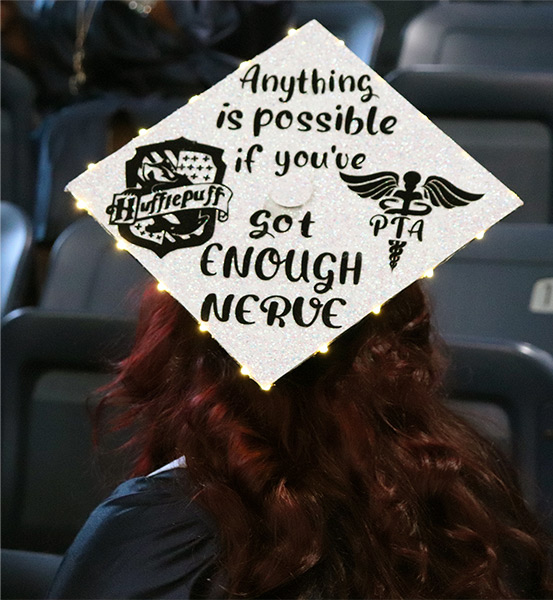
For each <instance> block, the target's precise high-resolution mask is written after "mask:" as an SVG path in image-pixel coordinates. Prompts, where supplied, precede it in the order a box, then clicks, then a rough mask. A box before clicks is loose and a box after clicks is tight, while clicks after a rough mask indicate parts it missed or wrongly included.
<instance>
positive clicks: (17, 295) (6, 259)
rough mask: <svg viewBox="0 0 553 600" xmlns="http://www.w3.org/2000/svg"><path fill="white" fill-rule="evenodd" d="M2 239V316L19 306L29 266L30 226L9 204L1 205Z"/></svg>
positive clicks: (23, 214) (0, 302)
mask: <svg viewBox="0 0 553 600" xmlns="http://www.w3.org/2000/svg"><path fill="white" fill-rule="evenodd" d="M0 223H1V227H2V235H1V246H0V251H1V273H2V278H1V286H0V288H1V301H0V307H1V313H2V316H4V315H5V314H6V313H7V312H9V311H10V310H12V309H14V308H16V307H18V306H21V304H22V303H23V301H24V299H25V295H26V293H27V291H28V283H29V281H28V279H29V273H30V265H31V248H32V230H31V222H30V221H29V218H28V217H27V215H26V214H25V213H24V212H23V210H22V209H21V208H20V207H18V206H16V205H15V204H11V203H10V202H0Z"/></svg>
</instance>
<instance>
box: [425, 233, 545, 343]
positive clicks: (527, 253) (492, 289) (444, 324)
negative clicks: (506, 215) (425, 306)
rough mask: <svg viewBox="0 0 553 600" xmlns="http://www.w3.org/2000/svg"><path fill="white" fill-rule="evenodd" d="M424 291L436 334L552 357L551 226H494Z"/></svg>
mask: <svg viewBox="0 0 553 600" xmlns="http://www.w3.org/2000/svg"><path fill="white" fill-rule="evenodd" d="M425 285H426V286H427V289H428V291H429V293H430V296H431V298H432V303H433V308H434V311H433V313H434V317H435V319H436V323H437V326H438V329H439V331H440V332H441V333H443V334H445V335H476V336H480V337H492V338H502V339H510V340H516V341H519V342H528V343H530V344H533V345H534V346H537V347H538V348H541V349H542V350H545V351H547V352H549V353H551V354H552V355H553V225H504V224H499V225H496V226H495V227H493V228H492V229H490V231H489V232H488V233H486V235H485V236H484V239H483V240H475V241H473V242H471V243H470V244H469V245H468V246H466V247H465V248H463V249H462V250H461V251H459V252H457V253H456V254H455V255H454V256H453V257H452V258H451V259H450V260H448V261H447V262H445V263H443V264H442V265H440V266H439V267H438V268H437V269H436V270H435V273H434V276H433V277H432V278H431V279H427V280H426V283H425Z"/></svg>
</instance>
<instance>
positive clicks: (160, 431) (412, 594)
mask: <svg viewBox="0 0 553 600" xmlns="http://www.w3.org/2000/svg"><path fill="white" fill-rule="evenodd" d="M437 348H438V345H437V344H436V343H435V342H434V341H433V339H432V335H431V324H430V315H429V311H428V307H427V303H426V300H425V298H424V294H423V293H422V291H421V288H420V286H419V285H418V284H413V285H411V286H410V287H409V288H407V289H405V290H403V291H402V292H401V293H399V294H398V295H397V296H396V297H394V298H393V299H392V300H390V301H389V302H388V303H387V304H386V305H385V306H384V307H383V309H382V312H381V314H379V315H378V316H376V315H370V316H368V317H367V318H365V319H364V320H363V321H361V322H360V323H358V324H357V325H355V326H354V327H352V328H351V329H350V330H348V331H347V332H345V333H344V334H342V335H341V336H340V337H339V338H338V339H337V340H335V342H334V343H333V344H332V345H331V347H330V354H329V355H328V356H327V355H315V356H314V357H312V358H310V359H309V360H307V361H306V362H304V363H303V364H302V365H300V366H299V367H297V368H296V369H294V371H292V372H290V373H288V374H287V375H286V376H284V377H283V378H281V379H280V380H279V381H278V382H277V383H276V385H275V386H274V387H273V388H272V390H271V391H270V392H269V393H267V392H264V391H262V390H260V388H259V387H258V385H257V384H256V383H255V382H253V381H251V380H249V379H248V378H246V377H244V376H243V375H241V374H240V371H239V369H238V366H237V364H236V363H235V362H234V360H233V359H232V358H231V357H230V356H229V355H228V354H227V353H226V352H225V351H224V350H223V349H222V348H221V347H220V346H219V345H218V344H217V343H216V342H215V341H214V340H213V339H212V338H211V337H210V336H209V334H201V333H199V332H198V329H197V324H196V322H195V321H194V320H193V319H192V318H191V317H190V315H189V314H188V313H187V312H186V311H185V310H184V309H183V308H182V307H181V306H180V305H179V304H178V303H177V302H176V301H175V300H173V299H172V298H171V297H170V296H169V295H168V294H160V293H159V292H157V291H154V290H152V291H150V292H149V293H147V294H146V298H145V302H144V305H143V309H142V314H141V318H140V321H139V328H138V332H137V338H136V342H135V346H134V349H133V351H132V353H131V355H130V356H129V357H128V358H127V359H126V360H124V361H123V362H122V363H121V364H120V366H119V372H118V375H117V378H116V379H115V381H114V382H113V384H112V385H111V386H110V387H109V389H108V391H107V394H106V395H105V397H104V399H103V402H102V405H101V408H105V407H106V406H110V407H115V408H118V409H119V411H120V412H119V414H118V417H117V427H126V426H132V428H133V431H134V435H133V437H132V440H131V444H133V445H134V446H135V447H136V448H138V450H139V453H138V459H137V462H136V467H135V471H134V474H135V475H140V474H145V473H147V472H149V471H150V470H151V469H154V468H157V467H159V466H161V465H163V464H165V463H167V462H168V461H170V460H172V459H174V458H176V457H178V456H181V455H185V456H186V460H187V465H188V476H189V478H190V479H191V480H192V482H193V484H194V486H195V490H196V494H195V500H196V501H197V502H198V503H200V504H201V505H202V506H203V507H204V508H205V509H206V510H207V511H208V512H209V513H211V514H212V515H213V517H214V519H215V521H216V523H217V524H218V530H219V536H220V539H221V547H222V550H221V556H220V565H221V572H222V573H224V577H225V580H226V582H227V589H228V593H229V596H230V597H263V596H264V595H265V596H266V597H299V598H446V597H447V598H498V597H501V598H519V597H524V598H527V597H534V598H538V597H548V595H549V594H550V593H551V592H552V584H551V580H550V578H549V575H548V564H547V546H546V543H545V541H544V540H543V538H542V534H541V533H540V527H539V525H538V523H537V520H536V519H535V518H534V517H533V516H532V515H531V514H530V512H529V511H528V510H527V508H526V506H525V503H524V500H523V499H522V497H521V494H520V491H519V490H518V487H517V484H516V483H515V479H514V477H513V474H512V473H511V472H510V469H509V467H507V466H506V462H505V461H504V460H503V458H502V457H501V456H500V455H499V453H498V452H497V451H496V450H495V448H494V447H493V445H492V444H491V443H489V442H488V441H486V440H485V439H483V438H482V437H481V436H480V435H479V434H477V433H476V432H475V431H474V430H473V429H472V428H471V427H470V426H469V425H468V424H467V423H466V422H464V421H463V420H462V419H461V418H460V417H458V416H456V415H455V414H454V413H452V412H451V411H450V410H449V409H448V408H447V407H446V406H445V405H444V403H443V392H442V389H441V375H442V371H443V361H442V359H441V354H440V352H439V351H438V350H437Z"/></svg>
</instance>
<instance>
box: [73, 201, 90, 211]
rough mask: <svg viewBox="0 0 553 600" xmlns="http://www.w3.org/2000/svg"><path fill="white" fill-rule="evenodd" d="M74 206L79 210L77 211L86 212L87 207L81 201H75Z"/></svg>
mask: <svg viewBox="0 0 553 600" xmlns="http://www.w3.org/2000/svg"><path fill="white" fill-rule="evenodd" d="M75 206H76V207H77V208H78V209H79V210H86V211H88V207H87V205H86V204H85V203H84V202H83V201H82V200H77V201H76V202H75Z"/></svg>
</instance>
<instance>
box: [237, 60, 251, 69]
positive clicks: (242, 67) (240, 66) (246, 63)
mask: <svg viewBox="0 0 553 600" xmlns="http://www.w3.org/2000/svg"><path fill="white" fill-rule="evenodd" d="M251 62H252V61H251V60H245V61H244V62H241V63H240V64H239V65H238V68H239V69H245V68H246V67H247V66H248V65H249V64H250V63H251Z"/></svg>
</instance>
